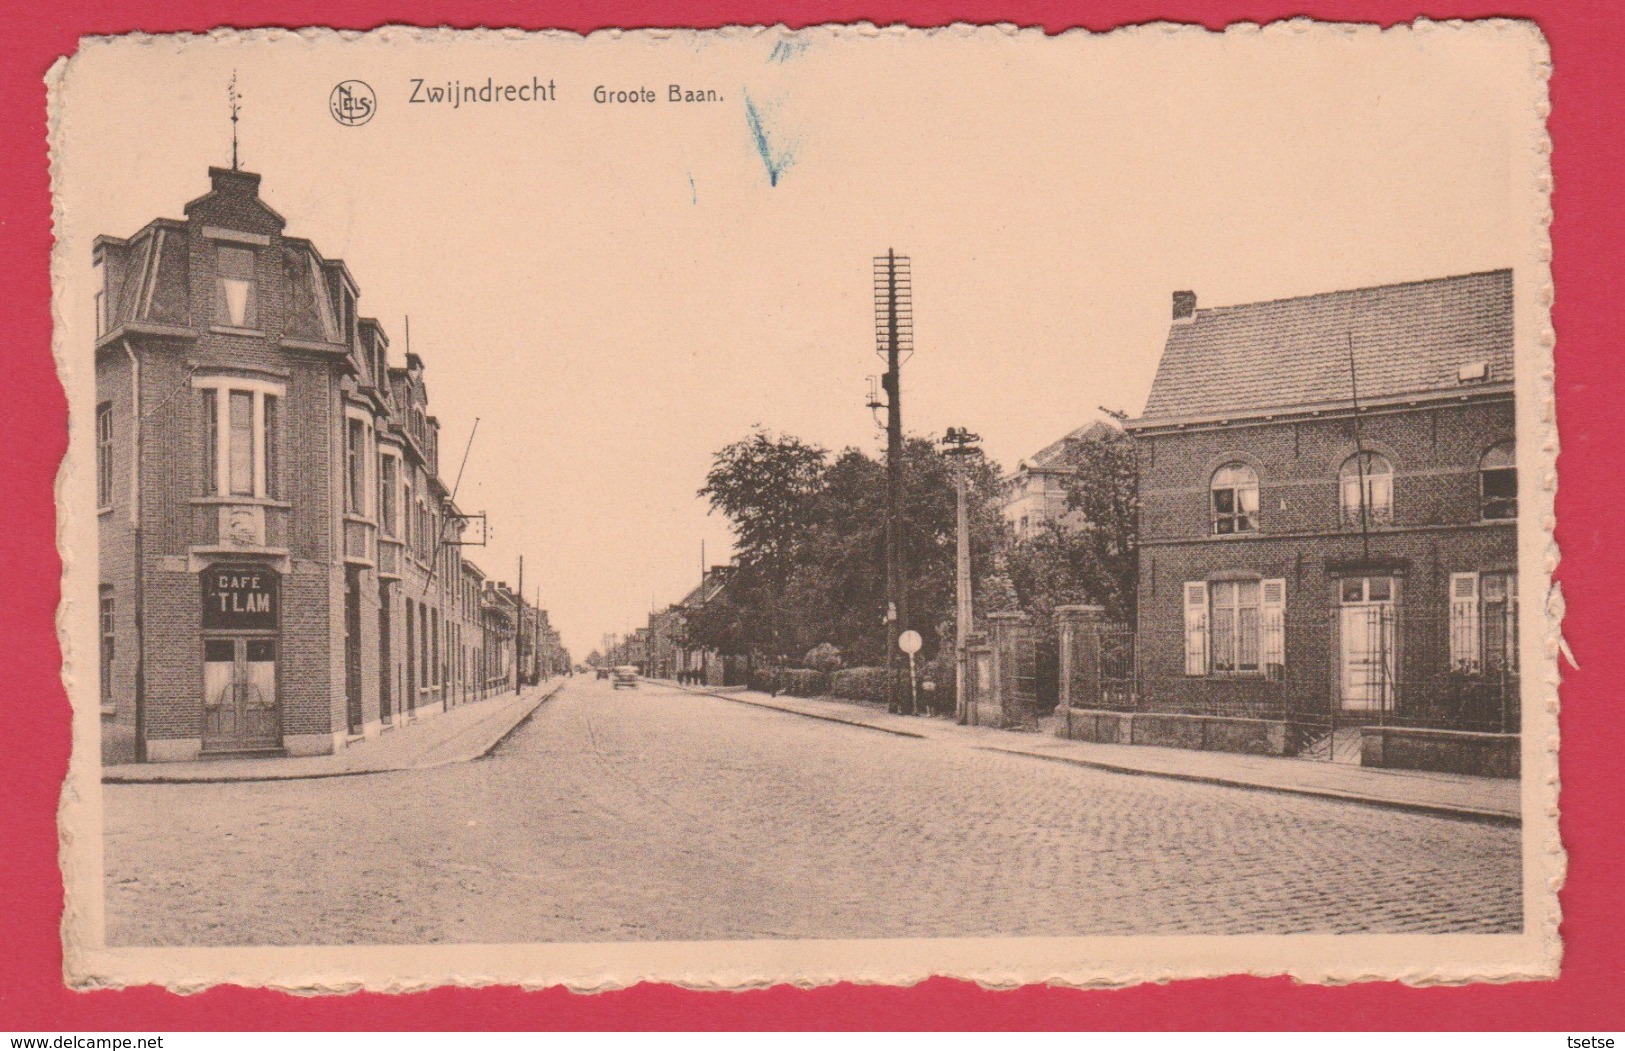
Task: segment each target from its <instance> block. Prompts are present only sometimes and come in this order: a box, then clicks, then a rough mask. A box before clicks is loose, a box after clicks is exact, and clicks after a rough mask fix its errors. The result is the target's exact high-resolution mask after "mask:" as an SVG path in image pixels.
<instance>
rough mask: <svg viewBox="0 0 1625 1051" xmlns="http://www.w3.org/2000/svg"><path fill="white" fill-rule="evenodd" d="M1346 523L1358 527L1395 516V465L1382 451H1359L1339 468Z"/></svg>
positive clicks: (1379, 522) (1340, 489)
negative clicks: (1380, 452)
mask: <svg viewBox="0 0 1625 1051" xmlns="http://www.w3.org/2000/svg"><path fill="white" fill-rule="evenodd" d="M1338 492H1339V493H1340V494H1341V503H1342V509H1343V524H1344V525H1345V526H1349V527H1351V528H1355V529H1359V528H1363V527H1365V526H1373V525H1388V524H1389V523H1391V522H1392V521H1393V520H1394V466H1393V464H1391V463H1389V462H1388V458H1387V457H1386V456H1382V455H1381V454H1379V453H1356V454H1355V455H1353V456H1350V457H1349V458H1348V459H1347V460H1344V461H1343V469H1342V470H1341V471H1339V472H1338Z"/></svg>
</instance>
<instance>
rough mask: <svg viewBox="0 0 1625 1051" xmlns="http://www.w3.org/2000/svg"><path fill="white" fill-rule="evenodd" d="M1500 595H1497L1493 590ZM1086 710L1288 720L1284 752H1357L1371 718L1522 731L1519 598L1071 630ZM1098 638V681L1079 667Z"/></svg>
mask: <svg viewBox="0 0 1625 1051" xmlns="http://www.w3.org/2000/svg"><path fill="white" fill-rule="evenodd" d="M1491 597H1496V596H1495V595H1494V593H1493V592H1492V593H1491ZM1072 645H1073V647H1074V652H1073V653H1072V654H1071V658H1072V660H1071V666H1072V668H1073V681H1072V682H1071V683H1070V684H1069V686H1070V688H1071V689H1070V694H1071V696H1072V698H1073V701H1072V703H1073V704H1074V706H1077V707H1085V708H1098V709H1102V710H1107V711H1115V712H1147V713H1162V714H1171V715H1193V716H1215V717H1223V718H1229V719H1259V720H1272V721H1278V722H1284V723H1285V724H1286V726H1287V731H1286V732H1287V735H1288V736H1287V741H1286V747H1285V750H1286V751H1287V752H1288V753H1289V754H1294V755H1299V756H1302V757H1304V758H1311V759H1326V760H1337V761H1349V762H1354V761H1358V755H1359V748H1360V743H1359V742H1360V739H1361V736H1362V728H1364V727H1370V726H1386V727H1397V728H1409V729H1417V730H1445V731H1459V732H1469V733H1493V734H1513V733H1517V732H1518V728H1519V724H1520V717H1521V706H1520V703H1519V697H1520V694H1519V689H1520V686H1521V680H1520V676H1519V671H1518V652H1517V650H1518V632H1517V606H1516V602H1515V599H1513V600H1509V601H1497V602H1485V601H1474V602H1471V603H1469V602H1457V603H1454V604H1452V605H1451V607H1450V608H1449V609H1448V610H1443V611H1438V612H1428V611H1418V610H1406V609H1404V608H1402V607H1400V606H1398V605H1397V604H1395V603H1392V602H1369V601H1360V602H1349V603H1346V604H1343V605H1340V606H1337V607H1333V608H1332V609H1331V610H1330V611H1328V613H1327V614H1326V615H1323V616H1320V617H1318V618H1317V617H1312V616H1304V617H1300V618H1297V619H1290V620H1289V619H1285V618H1280V619H1275V620H1273V621H1272V620H1271V619H1270V618H1268V617H1267V616H1266V617H1261V618H1258V617H1253V616H1236V615H1231V616H1230V617H1229V618H1228V619H1227V621H1226V622H1219V620H1218V618H1216V617H1212V618H1211V619H1210V612H1209V613H1206V614H1204V615H1202V616H1188V617H1187V619H1186V623H1185V625H1184V626H1183V628H1180V629H1173V630H1168V631H1136V630H1134V629H1133V628H1130V627H1128V626H1125V625H1121V624H1108V625H1102V626H1100V627H1099V628H1097V629H1095V630H1094V632H1093V636H1092V638H1090V639H1084V638H1083V637H1082V636H1081V634H1080V635H1079V636H1078V637H1075V638H1074V639H1073V641H1072ZM1083 646H1091V647H1093V648H1094V652H1095V654H1096V655H1097V659H1098V679H1096V680H1093V681H1084V679H1083V678H1082V677H1081V676H1080V671H1079V669H1080V664H1082V662H1081V661H1080V660H1079V653H1080V647H1083Z"/></svg>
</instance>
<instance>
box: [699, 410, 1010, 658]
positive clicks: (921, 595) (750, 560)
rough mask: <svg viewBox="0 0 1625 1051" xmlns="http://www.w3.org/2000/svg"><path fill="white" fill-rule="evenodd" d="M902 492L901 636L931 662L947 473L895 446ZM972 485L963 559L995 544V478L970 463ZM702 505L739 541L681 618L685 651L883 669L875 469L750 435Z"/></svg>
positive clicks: (856, 458)
mask: <svg viewBox="0 0 1625 1051" xmlns="http://www.w3.org/2000/svg"><path fill="white" fill-rule="evenodd" d="M904 457H905V465H906V477H907V484H906V486H905V489H904V492H903V501H902V502H903V521H902V527H901V531H900V533H899V536H900V539H901V542H902V544H903V548H904V551H905V553H906V558H907V565H908V579H907V580H906V581H905V586H907V587H908V588H909V593H910V603H911V607H912V610H913V623H911V624H910V625H909V626H910V627H912V628H914V629H915V630H917V631H919V632H920V634H921V635H922V636H923V637H924V640H925V656H926V659H929V657H930V655H931V654H932V653H933V652H935V650H936V647H937V646H938V645H939V643H940V640H941V639H942V638H943V637H944V634H945V629H944V628H943V624H944V622H946V623H947V624H948V625H949V627H948V628H947V629H946V633H948V634H951V630H952V627H951V626H952V618H953V612H954V537H955V532H956V529H957V522H956V511H955V496H954V476H953V473H952V471H953V467H952V465H951V464H950V462H949V460H948V458H947V457H945V456H943V455H942V453H941V452H939V451H938V450H937V449H936V447H935V446H934V445H933V444H932V443H931V442H930V441H929V440H928V439H925V438H920V437H913V438H910V439H908V441H907V442H906V443H905V445H904ZM966 469H967V470H968V471H969V473H970V492H971V534H972V556H973V560H974V561H976V562H977V563H988V562H990V560H991V559H992V557H993V554H994V552H996V551H997V550H998V549H999V547H1000V546H1001V544H1002V543H1003V522H1002V519H1001V517H1000V514H999V509H998V501H997V494H998V486H999V471H998V467H997V465H995V464H992V463H990V462H988V461H986V460H985V459H982V458H981V457H975V458H972V459H971V461H970V462H969V463H968V464H967V465H966ZM700 492H701V495H703V496H706V497H707V498H709V500H710V501H711V506H712V507H713V508H714V509H716V510H718V511H721V512H722V513H723V514H725V515H727V516H728V519H729V521H730V523H731V524H732V525H733V527H734V531H735V534H736V536H737V537H738V538H739V544H738V550H737V553H736V557H735V565H734V568H733V572H732V575H731V577H730V579H729V582H728V584H727V586H726V587H725V588H724V589H723V592H722V594H721V595H720V596H718V597H717V599H716V600H714V601H712V602H708V603H707V604H706V607H705V608H704V609H703V610H699V611H695V612H694V613H693V614H691V616H690V618H689V624H688V627H687V632H688V636H689V638H691V639H692V640H694V641H695V642H697V643H699V644H703V645H706V646H710V647H713V648H716V649H718V650H720V651H721V652H724V653H730V654H752V655H761V656H767V657H770V658H772V659H774V660H789V659H791V658H792V657H796V658H799V657H800V656H801V655H804V654H806V653H807V652H808V651H810V650H811V649H813V648H814V647H817V646H820V645H825V644H827V645H831V646H834V647H836V648H837V649H838V650H839V651H840V652H841V654H842V655H843V656H844V658H845V660H846V663H848V664H851V665H863V664H879V663H881V662H883V661H884V660H885V658H886V646H887V639H886V631H885V611H886V542H885V516H886V507H887V501H886V468H885V465H884V463H883V462H881V461H880V460H878V459H877V458H875V457H873V456H870V455H868V454H866V453H864V452H863V451H861V450H859V449H854V448H848V449H844V450H842V451H841V453H840V454H839V455H838V456H836V457H834V458H833V460H831V459H829V457H828V454H827V453H825V451H824V450H823V449H821V448H819V447H817V446H815V445H810V444H808V443H806V442H803V441H801V440H800V439H797V438H794V437H790V436H785V435H780V436H775V435H771V434H769V433H767V432H765V431H761V430H758V431H755V432H753V433H752V434H751V435H750V436H749V437H747V438H745V439H743V440H741V441H738V442H735V443H733V444H731V445H728V446H726V447H725V448H724V449H722V450H721V451H720V452H719V453H718V454H717V456H716V460H715V462H714V464H713V466H712V469H711V471H710V473H709V475H708V476H707V479H706V485H705V487H704V488H703V489H701V490H700Z"/></svg>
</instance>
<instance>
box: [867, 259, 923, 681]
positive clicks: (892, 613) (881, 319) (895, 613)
mask: <svg viewBox="0 0 1625 1051" xmlns="http://www.w3.org/2000/svg"><path fill="white" fill-rule="evenodd" d="M874 289H875V344H876V346H875V353H877V354H883V355H884V356H885V358H886V374H885V376H884V377H882V379H881V384H882V386H883V388H884V389H885V392H886V707H887V709H888V710H889V711H891V712H899V711H901V710H902V708H903V704H902V700H901V699H900V698H899V697H898V696H897V652H898V650H897V637H898V636H899V635H900V634H902V633H903V632H905V631H907V630H908V629H909V601H908V592H909V589H908V580H907V577H908V565H907V558H906V557H905V555H904V547H905V537H904V535H903V534H904V528H903V484H904V478H903V393H902V387H903V384H902V366H903V362H904V361H906V360H908V358H910V357H912V356H913V354H914V292H913V281H912V276H911V268H910V262H909V257H908V256H900V255H898V254H897V253H896V252H895V251H893V250H890V249H888V250H887V251H886V254H885V255H883V256H876V257H875V268H874Z"/></svg>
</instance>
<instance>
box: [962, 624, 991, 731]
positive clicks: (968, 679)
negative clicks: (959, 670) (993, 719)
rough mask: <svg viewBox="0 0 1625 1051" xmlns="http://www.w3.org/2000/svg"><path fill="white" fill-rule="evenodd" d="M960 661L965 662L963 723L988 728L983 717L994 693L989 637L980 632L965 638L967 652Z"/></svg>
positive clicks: (972, 633)
mask: <svg viewBox="0 0 1625 1051" xmlns="http://www.w3.org/2000/svg"><path fill="white" fill-rule="evenodd" d="M960 659H961V660H963V661H964V662H965V711H964V720H963V721H964V722H965V724H966V725H968V726H986V725H988V723H987V721H986V720H985V719H983V718H982V715H983V713H985V712H986V711H987V706H988V704H990V703H991V698H992V693H993V651H992V649H991V648H989V646H988V644H987V636H986V635H984V634H982V633H981V632H979V631H974V632H971V633H970V634H969V635H967V636H965V652H964V653H963V654H961V655H960Z"/></svg>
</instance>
